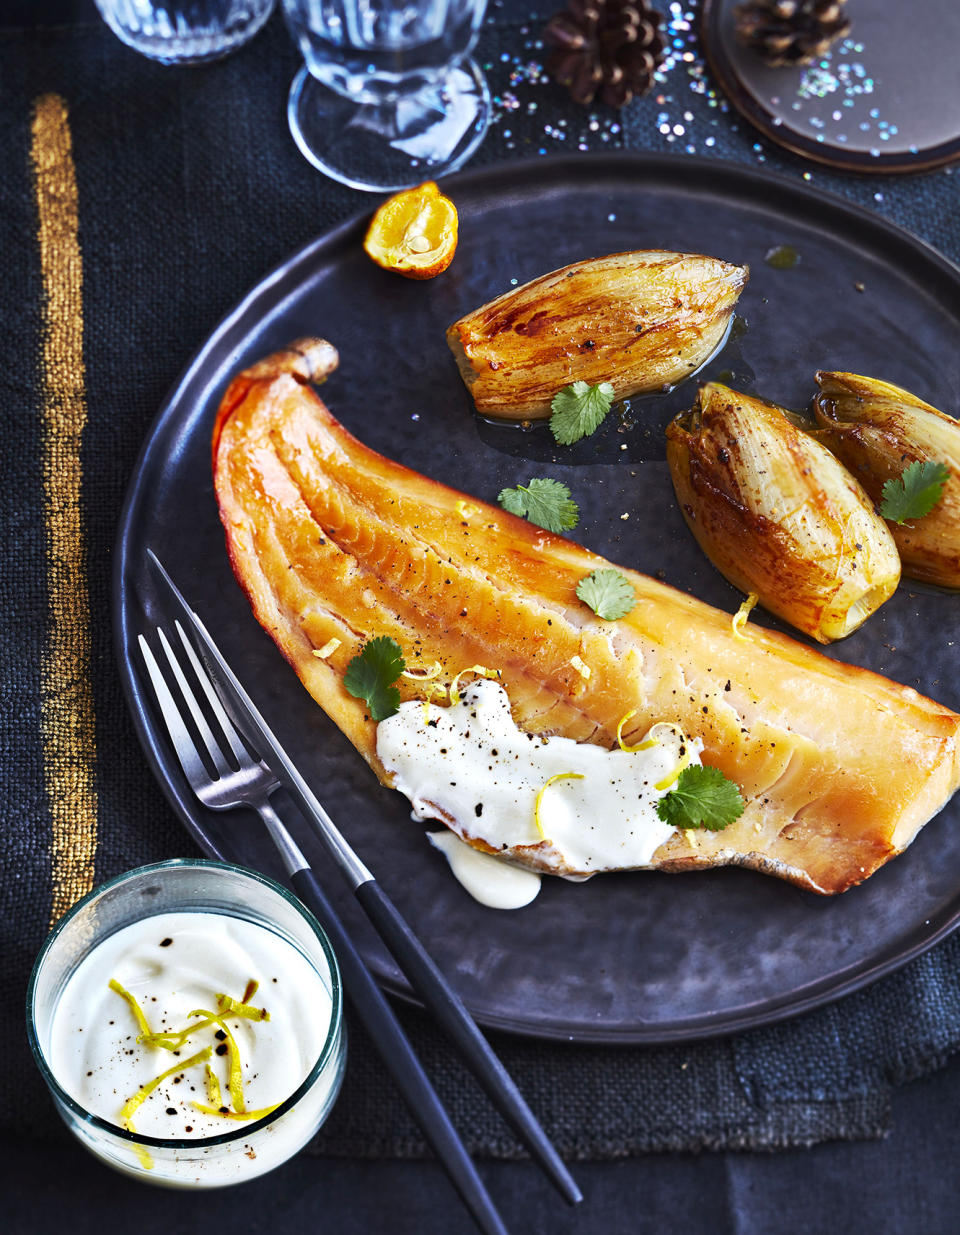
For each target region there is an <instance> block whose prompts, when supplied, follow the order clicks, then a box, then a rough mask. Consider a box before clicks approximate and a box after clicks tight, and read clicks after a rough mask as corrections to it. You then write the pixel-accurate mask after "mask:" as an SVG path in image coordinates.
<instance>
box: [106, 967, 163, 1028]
mask: <svg viewBox="0 0 960 1235" xmlns="http://www.w3.org/2000/svg"><path fill="white" fill-rule="evenodd" d="M107 986H109V987H110V989H111V990H112V991H116V993H117V994H118V995H121V996H122V997H123V998H124V999H125V1000H126V1001H127V1004H128V1005H129V1008H130V1011H131V1012H132V1013H133V1015H134V1016H135V1017H136V1020H137V1025H138V1026H139V1027H140V1037H139V1038H137V1041H138V1042H140V1041H142V1040H144V1039H145V1038H148V1037H151V1036H152V1030H151V1029H150V1022H149V1021H148V1020H147V1018H146V1016H145V1014H144V1011H143V1008H141V1007H140V1005H139V1004H138V1003H137V1001H136V999H135V998H134V996H133V995H131V994H130V992H129V991H128V990H127V988H126V987H125V986H121V985H120V983H119V982H118V981H117V979H116V978H111V979H110V981H109V982H108V983H107Z"/></svg>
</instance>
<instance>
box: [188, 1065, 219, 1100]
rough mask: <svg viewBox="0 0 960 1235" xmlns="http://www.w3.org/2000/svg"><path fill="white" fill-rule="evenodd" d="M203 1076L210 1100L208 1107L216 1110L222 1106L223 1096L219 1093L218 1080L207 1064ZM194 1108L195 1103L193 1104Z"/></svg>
mask: <svg viewBox="0 0 960 1235" xmlns="http://www.w3.org/2000/svg"><path fill="white" fill-rule="evenodd" d="M205 1075H206V1078H207V1097H208V1099H209V1100H210V1105H211V1106H213V1107H215V1108H216V1109H217V1110H219V1109H220V1107H221V1106H223V1094H222V1093H221V1091H220V1079H219V1077H218V1076H217V1074H216V1072H214V1070H213V1068H211V1067H210V1065H209V1063H208V1064H206V1065H205ZM193 1105H194V1106H196V1105H197V1104H196V1102H194V1104H193Z"/></svg>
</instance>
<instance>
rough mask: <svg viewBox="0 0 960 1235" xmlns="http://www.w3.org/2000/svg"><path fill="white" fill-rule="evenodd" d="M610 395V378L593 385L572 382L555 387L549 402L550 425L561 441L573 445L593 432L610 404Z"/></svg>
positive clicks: (564, 444) (611, 392) (555, 435)
mask: <svg viewBox="0 0 960 1235" xmlns="http://www.w3.org/2000/svg"><path fill="white" fill-rule="evenodd" d="M613 395H614V390H613V387H612V386H611V385H610V383H609V382H598V383H597V384H596V385H595V386H590V385H588V383H587V382H573V384H572V385H570V386H564V388H563V389H562V390H560V391H558V392H557V393H556V394H555V395H554V396H553V402H552V403H551V404H550V407H551V410H552V412H553V415H552V416H551V417H550V428H551V429H552V430H553V436H554V437H555V438H556V440H557V441H558V442H559V443H560V445H561V446H572V445H573V443H574V442H579V441H580V439H581V438H582V437H589V436H590V434H591V433H594V432H596V430H597V429H599V427H600V425H601V424H602V423H603V420H604V418H605V416H606V415H607V413H608V412H609V411H610V408H611V407H612V406H613Z"/></svg>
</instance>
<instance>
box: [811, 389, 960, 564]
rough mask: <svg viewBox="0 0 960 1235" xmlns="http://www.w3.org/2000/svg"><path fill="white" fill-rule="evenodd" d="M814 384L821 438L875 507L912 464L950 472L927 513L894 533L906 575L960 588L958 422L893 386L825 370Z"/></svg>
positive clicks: (899, 526)
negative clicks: (936, 466)
mask: <svg viewBox="0 0 960 1235" xmlns="http://www.w3.org/2000/svg"><path fill="white" fill-rule="evenodd" d="M817 382H818V383H819V385H820V393H819V394H818V395H817V397H816V398H815V399H814V402H813V406H814V412H815V414H816V417H817V423H818V424H819V425H820V431H819V432H818V434H817V437H818V438H819V440H820V441H822V442H823V443H824V444H825V445H827V446H829V447H830V449H831V450H832V451H833V453H834V454H835V455H836V456H837V458H839V459H841V460H842V461H843V462H844V464H845V465H846V466H847V467H848V468H849V469H850V471H851V472H852V473H853V474H854V476H856V478H857V480H859V481H860V483H861V484H862V485H863V487H864V489H866V491H867V492H868V493H869V494H870V496H871V497H872V498H873V500H874V502H876V503H877V504H879V503H880V502H881V499H882V496H883V486H884V484H885V483H886V482H887V481H888V480H895V479H896V478H898V477H899V476H901V475H902V474H903V471H904V469H905V468H907V467H908V466H909V465H910V464H911V463H917V462H920V463H925V462H931V463H942V464H944V466H945V467H946V468H947V470H948V471H949V473H950V475H949V478H948V479H947V482H946V484H945V485H944V486H943V490H942V492H941V494H940V497H939V499H938V501H937V502H936V505H935V506H934V507H933V509H932V510H931V511H930V513H929V514H927V515H924V516H923V518H922V519H908V520H907V521H906V522H905V523H902V524H899V525H898V524H894V523H891V524H890V525H889V526H890V529H891V531H892V532H893V539H894V540H895V541H896V544H897V549H898V550H899V552H900V559H901V561H902V562H903V573H904V574H905V575H909V576H910V577H911V578H913V579H923V580H925V581H926V582H927V583H937V584H939V585H940V586H941V587H948V588H960V423H958V422H957V421H956V420H954V419H953V417H952V416H946V415H944V413H943V412H938V411H937V409H936V408H935V407H931V406H930V404H929V403H924V401H923V400H922V399H918V398H917V396H916V395H913V394H911V393H910V392H909V391H908V390H903V389H902V388H901V387H900V386H894V385H892V384H891V383H890V382H881V381H878V380H877V379H876V378H872V377H861V376H859V374H856V373H827V372H823V371H821V372H819V373H818V374H817Z"/></svg>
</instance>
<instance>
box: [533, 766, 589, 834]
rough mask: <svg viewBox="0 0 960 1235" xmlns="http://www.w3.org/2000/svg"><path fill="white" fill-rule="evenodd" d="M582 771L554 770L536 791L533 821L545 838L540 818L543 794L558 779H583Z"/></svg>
mask: <svg viewBox="0 0 960 1235" xmlns="http://www.w3.org/2000/svg"><path fill="white" fill-rule="evenodd" d="M583 779H584V776H583V773H582V772H555V773H554V775H553V776H551V777H550V778H549V779H548V780H546V781H545V782H544V783H543V785H542V786H541V787H540V789H539V790H538V791H537V800H536V801H535V802H534V804H533V822H534V823H535V824H536V825H537V831H538V832H539V833H540V835H541V836H542V837H543V839H544V840H546V839H547V834H546V832H544V830H543V823H542V822H541V819H540V806H541V803H542V802H543V795H544V794H545V793H546V792H547V790H548V789H549V788H550V786H551V785H555V784H556V783H557V781H558V780H583Z"/></svg>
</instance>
